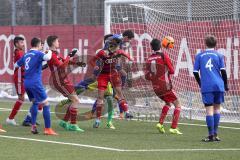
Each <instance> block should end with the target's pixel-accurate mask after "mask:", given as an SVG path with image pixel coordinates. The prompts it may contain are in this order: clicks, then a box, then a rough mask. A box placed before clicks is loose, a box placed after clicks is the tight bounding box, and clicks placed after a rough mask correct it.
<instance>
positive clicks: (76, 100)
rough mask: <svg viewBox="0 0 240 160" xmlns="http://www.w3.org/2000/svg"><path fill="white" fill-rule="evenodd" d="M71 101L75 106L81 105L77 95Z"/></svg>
mask: <svg viewBox="0 0 240 160" xmlns="http://www.w3.org/2000/svg"><path fill="white" fill-rule="evenodd" d="M71 101H72V102H73V103H75V104H79V103H80V100H79V98H78V97H77V95H73V96H72V97H71Z"/></svg>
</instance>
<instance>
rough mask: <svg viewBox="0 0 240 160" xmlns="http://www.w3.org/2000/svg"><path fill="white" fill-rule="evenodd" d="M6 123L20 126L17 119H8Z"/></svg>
mask: <svg viewBox="0 0 240 160" xmlns="http://www.w3.org/2000/svg"><path fill="white" fill-rule="evenodd" d="M6 124H9V125H12V126H18V124H17V122H16V121H15V119H9V118H7V119H6Z"/></svg>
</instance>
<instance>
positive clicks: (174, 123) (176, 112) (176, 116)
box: [171, 107, 181, 129]
mask: <svg viewBox="0 0 240 160" xmlns="http://www.w3.org/2000/svg"><path fill="white" fill-rule="evenodd" d="M180 112H181V108H180V107H177V108H175V110H174V113H173V120H172V126H171V128H173V129H175V128H177V125H178V120H179V116H180Z"/></svg>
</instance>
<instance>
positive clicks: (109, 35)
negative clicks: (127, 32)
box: [104, 34, 113, 43]
mask: <svg viewBox="0 0 240 160" xmlns="http://www.w3.org/2000/svg"><path fill="white" fill-rule="evenodd" d="M112 36H113V34H107V35H105V36H104V43H105V42H106V40H107V39H108V38H109V37H112Z"/></svg>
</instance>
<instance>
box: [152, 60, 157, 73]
mask: <svg viewBox="0 0 240 160" xmlns="http://www.w3.org/2000/svg"><path fill="white" fill-rule="evenodd" d="M151 72H152V73H154V74H155V75H156V74H157V67H156V60H154V61H151Z"/></svg>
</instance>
